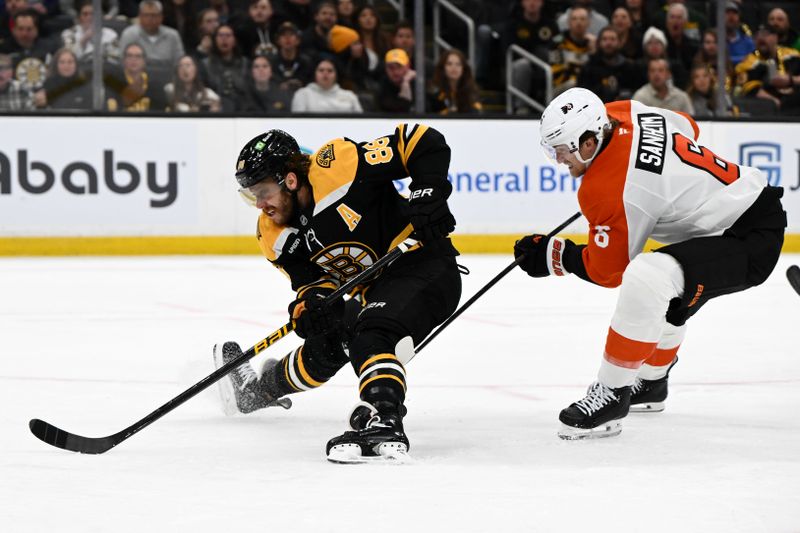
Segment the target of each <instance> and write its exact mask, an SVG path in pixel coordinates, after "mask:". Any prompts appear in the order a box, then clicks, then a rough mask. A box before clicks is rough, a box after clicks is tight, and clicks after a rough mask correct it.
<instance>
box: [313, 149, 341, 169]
mask: <svg viewBox="0 0 800 533" xmlns="http://www.w3.org/2000/svg"><path fill="white" fill-rule="evenodd" d="M335 159H336V154H334V153H333V144H326V145H325V146H323V147H322V148H320V149H319V152H317V164H318V165H319V166H321V167H322V168H331V163H333V161H334V160H335Z"/></svg>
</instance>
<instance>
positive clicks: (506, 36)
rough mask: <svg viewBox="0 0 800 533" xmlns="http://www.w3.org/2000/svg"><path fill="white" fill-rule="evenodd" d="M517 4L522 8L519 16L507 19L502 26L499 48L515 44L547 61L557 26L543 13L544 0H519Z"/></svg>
mask: <svg viewBox="0 0 800 533" xmlns="http://www.w3.org/2000/svg"><path fill="white" fill-rule="evenodd" d="M519 4H520V6H521V10H522V12H521V13H520V16H519V17H513V18H511V19H509V20H508V21H507V22H506V24H505V26H504V27H503V30H502V33H501V36H500V38H501V43H502V44H501V48H502V50H503V51H505V50H508V47H509V46H511V45H512V44H516V45H517V46H519V47H521V48H524V49H525V50H527V51H528V52H530V53H532V54H533V55H535V56H537V57H538V58H539V59H541V60H542V61H547V60H548V58H549V53H550V49H551V48H552V47H553V37H554V36H555V35H556V34H557V33H558V27H557V26H556V24H555V22H554V21H553V20H552V19H551V18H549V17H547V16H546V15H545V13H544V11H543V6H544V0H520V1H519ZM526 62H527V60H526Z"/></svg>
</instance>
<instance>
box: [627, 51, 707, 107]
mask: <svg viewBox="0 0 800 533" xmlns="http://www.w3.org/2000/svg"><path fill="white" fill-rule="evenodd" d="M670 77H671V74H670V71H669V62H668V61H667V60H666V59H651V60H650V63H649V65H648V67H647V79H648V83H647V84H646V85H644V86H643V87H641V88H640V89H639V90H638V91H636V93H634V95H633V99H634V100H638V101H639V102H641V103H643V104H645V105H650V106H655V107H661V108H664V109H670V110H672V111H683V112H684V113H688V114H690V115H693V114H694V108H693V107H692V102H691V100H690V99H689V95H688V94H686V93H685V92H683V91H682V90H680V89H678V88H676V87H675V86H673V85H672V84H670V83H668V82H669V80H670Z"/></svg>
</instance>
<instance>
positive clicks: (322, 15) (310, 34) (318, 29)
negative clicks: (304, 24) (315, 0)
mask: <svg viewBox="0 0 800 533" xmlns="http://www.w3.org/2000/svg"><path fill="white" fill-rule="evenodd" d="M334 24H336V5H335V4H334V3H333V2H329V1H327V0H324V1H322V2H320V3H319V4H317V7H316V8H315V10H314V25H313V26H311V27H309V28H308V29H307V30H306V31H305V32H304V33H303V42H302V45H301V46H302V49H303V52H305V53H306V54H308V55H309V56H311V58H312V59H315V60H318V59H320V58H321V57H323V56H328V57H330V55H331V49H330V48H329V46H328V32H329V31H331V28H333V26H334Z"/></svg>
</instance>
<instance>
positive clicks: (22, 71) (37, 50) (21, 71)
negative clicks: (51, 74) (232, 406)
mask: <svg viewBox="0 0 800 533" xmlns="http://www.w3.org/2000/svg"><path fill="white" fill-rule="evenodd" d="M2 52H4V53H8V54H9V55H10V56H11V60H12V61H13V63H14V73H15V75H16V76H15V77H16V79H17V81H19V82H20V83H22V85H23V87H25V88H26V89H28V90H30V91H32V92H34V91H37V90H39V89H41V87H42V85H43V84H44V80H45V78H46V77H47V65H49V64H50V58H51V56H52V53H53V46H52V44H51V43H50V42H49V41H47V40H45V39H42V38H41V37H40V36H39V15H38V13H37V12H36V11H34V10H33V9H26V10H22V11H17V12H16V13H15V14H14V28H13V29H12V30H11V41H9V42H8V43H6V48H5V50H3V51H2Z"/></svg>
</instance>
